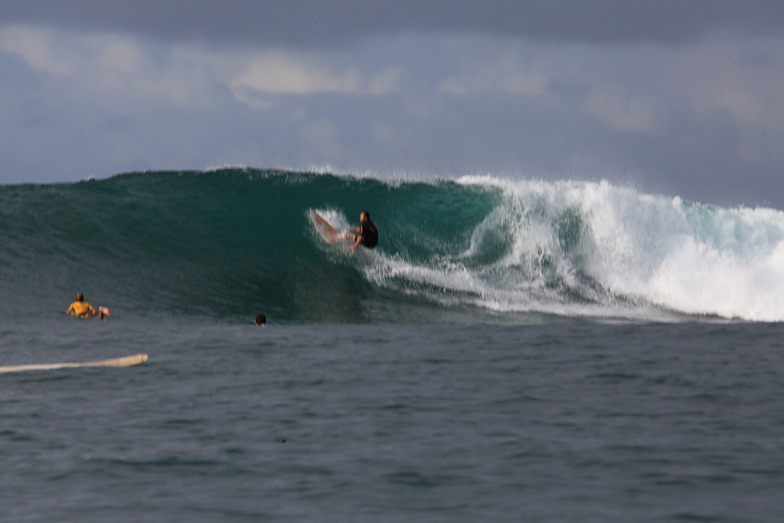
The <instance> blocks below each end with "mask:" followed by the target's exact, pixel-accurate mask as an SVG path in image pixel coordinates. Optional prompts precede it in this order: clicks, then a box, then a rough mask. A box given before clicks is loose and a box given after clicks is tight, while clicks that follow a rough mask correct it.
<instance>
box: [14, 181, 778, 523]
mask: <svg viewBox="0 0 784 523" xmlns="http://www.w3.org/2000/svg"><path fill="white" fill-rule="evenodd" d="M310 209H315V210H317V211H319V213H321V214H323V215H324V216H325V217H326V218H327V219H328V220H330V221H331V222H332V223H333V224H334V225H336V226H337V227H338V228H340V229H342V230H346V229H349V228H351V227H353V226H355V225H357V223H358V220H359V213H360V212H361V211H363V210H368V211H370V212H371V215H372V217H373V220H374V222H375V223H376V225H377V226H378V228H379V233H380V238H379V239H380V242H379V245H378V247H377V248H376V249H374V250H367V249H359V250H357V251H348V250H347V249H344V248H343V249H342V248H336V247H335V246H334V245H330V244H327V243H326V242H325V241H323V239H322V238H321V236H319V235H318V234H317V232H316V231H315V229H314V227H313V225H312V223H311V222H310V218H309V210H310ZM783 217H784V215H783V214H782V212H781V211H778V210H775V209H762V208H759V209H749V208H722V207H717V206H711V205H705V204H701V203H698V202H693V201H686V200H685V199H683V198H679V197H677V196H665V195H655V194H646V193H644V192H642V191H639V190H635V189H633V188H630V187H625V186H620V185H617V184H613V183H610V182H607V181H600V182H595V183H594V182H585V181H569V180H564V181H557V182H552V181H542V180H510V179H505V178H502V177H494V176H468V177H461V178H456V179H422V180H417V179H395V180H389V179H381V178H378V177H374V176H352V175H344V174H331V173H315V172H296V171H280V170H262V169H245V168H227V169H216V170H210V171H166V172H145V173H127V174H120V175H117V176H112V177H110V178H106V179H99V180H86V181H82V182H76V183H59V184H26V185H7V186H0V296H2V298H3V299H2V300H0V366H3V367H8V366H10V367H16V366H20V365H21V366H25V367H26V368H27V366H29V365H31V364H32V365H39V364H43V365H44V366H47V367H48V368H51V365H52V364H57V363H68V362H89V361H97V360H106V359H113V358H119V357H123V356H128V355H132V354H140V353H143V354H147V355H148V356H149V357H148V359H147V361H146V362H145V363H144V364H143V365H138V366H135V367H129V368H60V369H59V370H35V371H24V372H4V373H2V374H1V375H0V382H2V390H3V394H2V396H1V397H0V420H2V429H1V430H0V454H2V457H3V464H4V472H5V473H4V474H3V475H2V477H0V520H3V521H5V520H8V521H26V522H27V521H29V522H41V523H44V522H50V521H63V522H71V521H73V522H82V521H189V522H201V521H204V522H212V521H291V522H303V523H304V522H312V521H335V522H358V523H359V522H361V523H367V522H384V523H407V522H411V521H449V522H454V523H474V522H477V521H498V522H506V521H509V522H515V523H516V522H519V521H538V522H549V521H581V522H596V523H604V522H607V521H695V520H698V521H711V522H714V521H715V522H746V521H755V522H757V521H758V522H765V523H767V522H770V523H777V522H780V521H782V520H784V509H783V508H782V504H781V501H780V498H781V492H782V490H783V489H784V416H783V415H782V409H781V397H782V395H784V379H783V378H782V377H783V376H784V350H782V348H783V347H784V344H783V343H782V341H781V340H782V339H783V338H784V332H782V330H784V323H781V320H782V319H784V304H782V296H784V292H782V291H784V289H782V281H784V277H783V275H782V269H781V267H782V261H784V260H782V238H783V236H784V221H783ZM77 292H83V293H84V295H85V297H86V300H87V301H88V302H90V303H91V304H93V305H94V306H106V307H109V308H110V309H111V311H112V314H111V316H110V317H109V319H107V320H105V321H101V320H98V319H89V320H81V319H74V318H72V317H69V316H67V315H66V314H65V311H66V308H67V307H68V305H69V304H70V303H71V302H72V301H73V299H74V294H75V293H77ZM259 312H263V313H265V314H266V316H267V325H266V326H265V327H257V326H256V325H255V322H254V318H255V316H256V314H257V313H259Z"/></svg>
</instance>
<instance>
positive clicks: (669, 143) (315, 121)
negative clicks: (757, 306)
mask: <svg viewBox="0 0 784 523" xmlns="http://www.w3.org/2000/svg"><path fill="white" fill-rule="evenodd" d="M0 158H1V159H2V160H1V163H0V183H2V184H17V183H49V182H63V181H77V180H82V179H86V178H90V177H96V178H106V177H109V176H112V175H114V174H117V173H122V172H132V171H150V170H188V169H212V168H217V167H223V166H248V167H255V168H262V169H266V168H283V169H298V170H308V169H316V170H319V171H323V170H328V171H331V172H336V173H348V174H358V175H365V174H371V175H374V176H379V177H382V178H396V177H406V178H426V179H427V178H434V177H439V178H457V177H460V176H464V175H491V176H496V177H501V178H510V179H543V180H587V181H598V180H602V179H605V180H609V181H611V182H613V183H617V184H621V185H625V186H631V187H633V188H635V189H637V190H639V191H642V192H647V193H656V194H666V195H673V196H675V195H677V196H681V197H683V198H686V199H689V200H694V201H699V202H705V203H714V204H718V205H724V206H767V207H774V208H777V209H784V2H781V1H780V0H645V1H643V0H591V1H583V0H542V1H526V0H516V1H515V0H503V1H502V0H478V1H475V0H470V1H469V0H437V1H436V0H416V1H411V0H394V1H387V0H287V1H285V2H282V1H281V2H279V1H263V0H68V1H67V2H65V1H62V0H0Z"/></svg>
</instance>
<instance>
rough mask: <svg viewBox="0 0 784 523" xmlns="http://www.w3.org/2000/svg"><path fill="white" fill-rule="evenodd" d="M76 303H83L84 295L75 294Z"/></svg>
mask: <svg viewBox="0 0 784 523" xmlns="http://www.w3.org/2000/svg"><path fill="white" fill-rule="evenodd" d="M76 301H84V294H82V293H81V292H77V293H76Z"/></svg>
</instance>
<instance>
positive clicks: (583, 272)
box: [0, 169, 784, 323]
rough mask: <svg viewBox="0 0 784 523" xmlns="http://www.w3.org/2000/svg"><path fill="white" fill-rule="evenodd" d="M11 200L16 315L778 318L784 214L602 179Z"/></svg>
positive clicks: (195, 184) (42, 193) (49, 194)
mask: <svg viewBox="0 0 784 523" xmlns="http://www.w3.org/2000/svg"><path fill="white" fill-rule="evenodd" d="M0 209H1V210H0V213H2V214H0V216H1V217H2V220H3V229H2V231H0V239H1V240H2V243H3V245H4V249H3V250H2V252H1V253H0V263H2V266H3V268H4V271H3V277H2V279H1V280H0V287H2V288H3V289H4V290H5V291H6V292H8V293H15V294H16V295H17V296H18V299H17V301H16V302H15V305H14V308H13V310H10V311H8V313H9V314H12V315H13V314H16V313H20V314H28V313H30V312H32V311H36V312H38V311H41V310H42V307H43V308H46V307H50V306H51V307H54V303H55V302H56V303H62V302H64V301H66V300H68V299H69V298H70V297H71V296H72V295H73V294H74V293H75V292H76V291H78V290H80V289H81V290H85V292H86V293H89V295H92V296H94V297H96V298H95V299H100V300H101V301H103V302H105V304H106V305H111V306H112V308H113V309H116V310H118V311H124V313H125V314H131V315H133V314H140V315H144V314H147V312H146V311H147V310H149V306H148V305H147V304H149V303H155V304H156V308H163V309H165V310H166V311H168V312H171V313H175V314H185V315H209V316H217V317H224V318H227V319H231V318H234V319H238V318H244V317H245V316H247V315H248V314H250V313H253V312H254V311H256V310H257V309H258V310H264V311H266V312H267V313H270V314H272V315H273V316H274V317H276V318H277V320H278V321H281V322H293V323H301V322H305V323H308V322H312V321H326V322H349V323H351V322H371V323H374V322H393V323H394V322H402V323H406V322H411V321H415V318H423V320H422V321H426V322H440V321H451V319H453V318H455V317H459V318H461V321H475V322H479V323H482V322H488V321H489V322H493V321H511V322H515V321H523V322H525V321H527V320H530V319H531V318H532V317H535V316H537V315H556V316H562V317H584V318H607V319H620V320H623V319H629V320H634V321H639V320H642V321H684V320H688V321H692V320H695V319H699V318H704V319H707V320H711V319H733V320H747V321H761V322H776V321H781V320H784V241H783V240H784V213H782V211H779V210H775V209H767V208H756V209H751V208H743V207H739V208H722V207H717V206H713V205H706V204H700V203H697V202H691V201H687V200H684V199H682V198H680V197H677V196H675V197H671V196H664V195H652V194H645V193H642V192H639V191H636V190H634V189H632V188H629V187H623V186H618V185H615V184H612V183H610V182H607V181H601V182H584V181H557V182H548V181H540V180H509V179H502V178H497V177H492V176H468V177H462V178H458V179H454V180H410V179H408V180H382V179H378V178H373V177H355V176H350V175H333V174H328V173H327V174H325V173H312V172H293V171H270V170H255V169H221V170H213V171H207V172H196V171H193V172H151V173H129V174H123V175H118V176H114V177H111V178H108V179H105V180H91V181H84V182H78V183H66V184H46V185H11V186H4V187H0ZM310 209H316V210H318V211H319V212H320V213H322V214H323V215H324V216H325V217H327V219H328V220H330V221H332V222H333V223H334V224H335V225H336V226H337V227H339V228H342V229H346V230H347V229H348V228H349V227H351V226H353V225H356V224H357V222H358V215H359V212H360V211H361V210H363V209H367V210H370V211H371V213H372V215H373V217H374V220H375V221H376V223H377V225H378V227H379V229H380V232H381V242H380V244H379V247H378V248H377V249H376V250H374V251H366V252H361V253H353V252H352V253H350V252H347V251H340V250H335V249H333V248H331V247H330V246H328V245H326V244H324V243H323V242H322V241H320V239H319V237H318V235H316V234H315V232H314V230H313V228H312V226H311V225H310V224H309V221H308V218H307V215H308V212H309V210H310ZM86 289H89V291H87V290H86ZM89 295H88V298H89ZM58 308H59V305H58ZM456 315H457V316H456Z"/></svg>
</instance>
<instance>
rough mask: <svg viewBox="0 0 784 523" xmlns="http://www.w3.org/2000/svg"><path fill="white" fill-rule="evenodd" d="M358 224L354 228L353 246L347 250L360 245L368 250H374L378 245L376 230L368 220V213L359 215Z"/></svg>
mask: <svg viewBox="0 0 784 523" xmlns="http://www.w3.org/2000/svg"><path fill="white" fill-rule="evenodd" d="M359 223H360V225H359V227H356V228H354V233H355V234H354V244H353V245H351V246H350V247H349V249H356V248H357V247H359V245H360V244H362V245H364V246H365V247H367V248H368V249H373V248H375V246H376V245H378V229H377V228H376V224H375V223H373V220H371V219H370V213H369V212H367V211H362V212H361V213H359Z"/></svg>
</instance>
